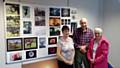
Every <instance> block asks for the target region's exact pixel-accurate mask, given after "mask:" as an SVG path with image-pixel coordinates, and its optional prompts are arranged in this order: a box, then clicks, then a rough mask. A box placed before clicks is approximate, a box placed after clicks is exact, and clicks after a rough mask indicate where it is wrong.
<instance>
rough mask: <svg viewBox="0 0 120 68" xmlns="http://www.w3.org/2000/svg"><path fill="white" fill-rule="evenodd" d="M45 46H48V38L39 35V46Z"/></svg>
mask: <svg viewBox="0 0 120 68" xmlns="http://www.w3.org/2000/svg"><path fill="white" fill-rule="evenodd" d="M45 47H46V38H45V37H39V48H45Z"/></svg>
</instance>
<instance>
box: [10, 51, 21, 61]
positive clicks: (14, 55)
mask: <svg viewBox="0 0 120 68" xmlns="http://www.w3.org/2000/svg"><path fill="white" fill-rule="evenodd" d="M20 60H22V52H15V53H11V54H10V61H20Z"/></svg>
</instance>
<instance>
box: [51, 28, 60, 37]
mask: <svg viewBox="0 0 120 68" xmlns="http://www.w3.org/2000/svg"><path fill="white" fill-rule="evenodd" d="M59 35H60V27H50V36H59Z"/></svg>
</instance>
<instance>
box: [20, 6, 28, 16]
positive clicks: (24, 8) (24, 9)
mask: <svg viewBox="0 0 120 68" xmlns="http://www.w3.org/2000/svg"><path fill="white" fill-rule="evenodd" d="M22 15H23V18H30V7H29V6H22Z"/></svg>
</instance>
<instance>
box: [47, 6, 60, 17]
mask: <svg viewBox="0 0 120 68" xmlns="http://www.w3.org/2000/svg"><path fill="white" fill-rule="evenodd" d="M49 12H50V16H60V8H52V7H51V8H49Z"/></svg>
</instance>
